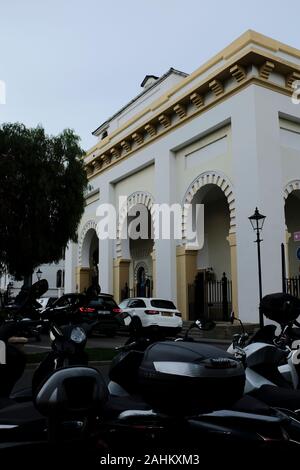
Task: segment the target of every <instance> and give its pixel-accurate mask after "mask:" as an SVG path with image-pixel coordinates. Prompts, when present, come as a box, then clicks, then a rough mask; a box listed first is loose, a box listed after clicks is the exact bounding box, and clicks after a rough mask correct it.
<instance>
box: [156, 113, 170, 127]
mask: <svg viewBox="0 0 300 470" xmlns="http://www.w3.org/2000/svg"><path fill="white" fill-rule="evenodd" d="M158 120H159V122H160V123H161V125H162V126H163V127H164V128H167V127H170V125H171V119H170V116H168V115H167V114H161V115H160V116H158Z"/></svg>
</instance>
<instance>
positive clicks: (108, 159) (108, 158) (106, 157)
mask: <svg viewBox="0 0 300 470" xmlns="http://www.w3.org/2000/svg"><path fill="white" fill-rule="evenodd" d="M100 158H101V159H102V161H103V165H109V164H110V162H111V155H109V154H108V153H104V154H103V155H101V157H100Z"/></svg>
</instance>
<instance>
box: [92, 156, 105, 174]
mask: <svg viewBox="0 0 300 470" xmlns="http://www.w3.org/2000/svg"><path fill="white" fill-rule="evenodd" d="M102 166H103V161H102V159H101V157H97V158H96V159H95V160H94V161H93V167H94V171H95V172H96V171H99V170H101V168H102Z"/></svg>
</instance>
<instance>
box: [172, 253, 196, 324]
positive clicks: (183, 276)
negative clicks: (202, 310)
mask: <svg viewBox="0 0 300 470" xmlns="http://www.w3.org/2000/svg"><path fill="white" fill-rule="evenodd" d="M197 254H198V251H197V250H186V248H185V246H177V248H176V261H177V263H176V264H177V307H178V309H179V310H180V312H181V313H182V318H183V320H188V318H189V298H188V287H189V284H193V282H194V281H195V277H196V274H197Z"/></svg>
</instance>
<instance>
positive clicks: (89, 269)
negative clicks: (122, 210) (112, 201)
mask: <svg viewBox="0 0 300 470" xmlns="http://www.w3.org/2000/svg"><path fill="white" fill-rule="evenodd" d="M98 284H100V283H99V239H98V236H97V233H96V230H95V229H94V228H90V229H89V230H88V231H87V232H86V234H85V236H84V239H83V242H82V246H81V266H79V269H78V276H77V289H78V291H79V292H84V291H85V290H86V289H88V287H90V286H91V285H98Z"/></svg>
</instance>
